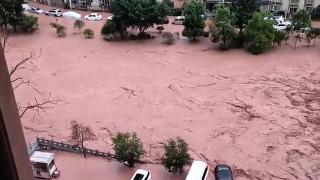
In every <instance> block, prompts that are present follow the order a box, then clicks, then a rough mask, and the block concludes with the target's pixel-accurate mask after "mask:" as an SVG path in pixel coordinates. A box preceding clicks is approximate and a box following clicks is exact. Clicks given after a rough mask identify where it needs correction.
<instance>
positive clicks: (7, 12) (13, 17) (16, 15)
mask: <svg viewBox="0 0 320 180" xmlns="http://www.w3.org/2000/svg"><path fill="white" fill-rule="evenodd" d="M22 3H23V0H1V1H0V14H1V16H0V23H1V26H2V27H3V26H4V27H5V29H7V26H8V24H10V25H12V26H13V28H14V30H15V31H16V26H17V24H18V23H19V22H20V21H21V19H22V18H23V8H22Z"/></svg>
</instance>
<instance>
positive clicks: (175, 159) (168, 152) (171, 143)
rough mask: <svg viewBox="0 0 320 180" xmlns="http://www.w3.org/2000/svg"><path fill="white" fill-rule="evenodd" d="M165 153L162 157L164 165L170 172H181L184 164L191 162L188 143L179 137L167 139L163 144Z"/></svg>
mask: <svg viewBox="0 0 320 180" xmlns="http://www.w3.org/2000/svg"><path fill="white" fill-rule="evenodd" d="M163 147H164V150H165V154H164V156H163V158H162V164H163V165H164V167H165V168H166V169H167V170H168V171H169V172H172V173H174V174H175V173H178V172H179V173H180V174H181V173H182V172H183V168H184V166H186V165H189V164H191V157H190V155H189V153H188V150H189V147H188V144H187V143H186V142H185V141H184V140H183V139H181V138H179V137H177V138H176V139H169V140H168V141H167V142H166V143H165V144H164V146H163Z"/></svg>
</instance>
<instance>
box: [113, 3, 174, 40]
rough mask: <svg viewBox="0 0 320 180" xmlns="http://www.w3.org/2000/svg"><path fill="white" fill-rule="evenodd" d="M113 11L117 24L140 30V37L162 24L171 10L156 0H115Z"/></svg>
mask: <svg viewBox="0 0 320 180" xmlns="http://www.w3.org/2000/svg"><path fill="white" fill-rule="evenodd" d="M111 10H112V13H113V19H112V20H113V21H114V22H115V23H116V24H119V23H120V24H122V25H124V26H125V27H126V28H128V27H131V28H133V29H138V30H139V35H141V34H143V33H144V32H145V30H146V29H147V28H149V27H151V26H153V25H154V24H155V23H160V21H161V20H163V19H165V17H166V16H167V14H168V13H169V8H168V7H167V6H166V5H165V4H163V3H159V2H157V1H156V0H114V1H112V3H111Z"/></svg>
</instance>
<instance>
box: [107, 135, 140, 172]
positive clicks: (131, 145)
mask: <svg viewBox="0 0 320 180" xmlns="http://www.w3.org/2000/svg"><path fill="white" fill-rule="evenodd" d="M112 142H113V149H114V150H115V154H116V158H117V160H118V161H120V162H123V163H124V164H125V165H127V166H129V167H133V166H134V164H135V163H136V162H137V161H138V160H139V159H140V158H141V156H142V155H143V154H144V150H143V145H142V143H141V141H140V139H139V138H138V137H137V135H136V133H118V134H117V135H116V137H114V138H112Z"/></svg>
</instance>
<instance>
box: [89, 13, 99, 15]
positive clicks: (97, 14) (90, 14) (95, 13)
mask: <svg viewBox="0 0 320 180" xmlns="http://www.w3.org/2000/svg"><path fill="white" fill-rule="evenodd" d="M90 15H98V13H91V14H90Z"/></svg>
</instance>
